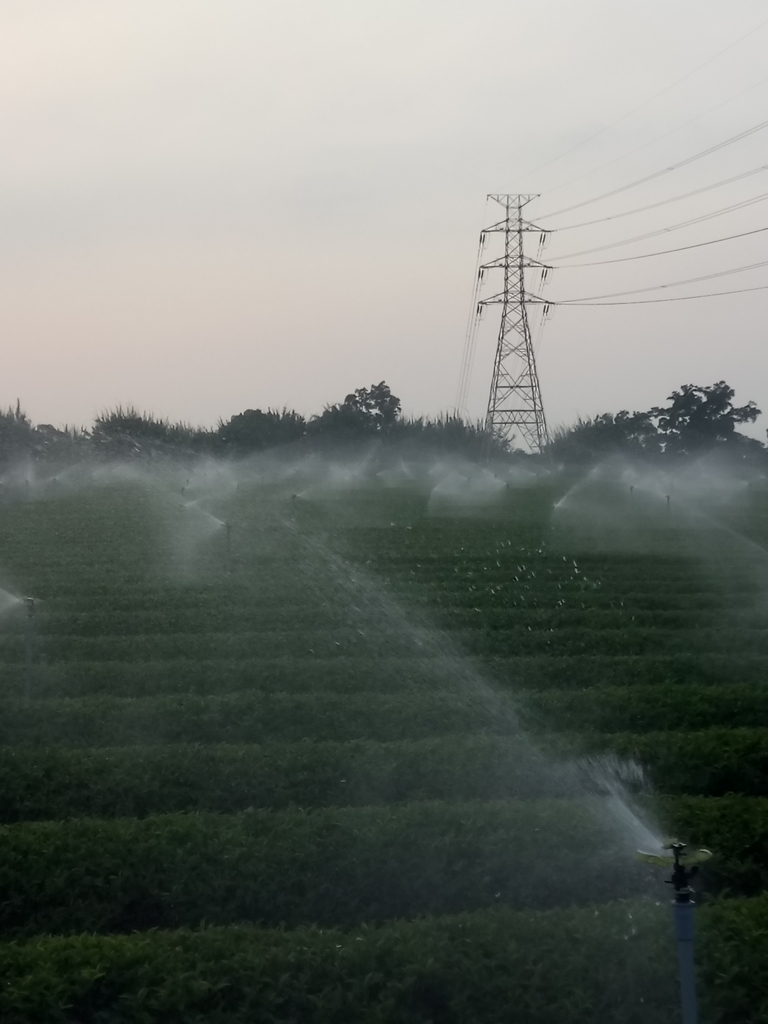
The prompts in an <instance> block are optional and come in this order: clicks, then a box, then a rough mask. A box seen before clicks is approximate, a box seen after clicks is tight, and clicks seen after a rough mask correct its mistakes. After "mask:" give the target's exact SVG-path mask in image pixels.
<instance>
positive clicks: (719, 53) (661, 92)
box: [523, 18, 768, 178]
mask: <svg viewBox="0 0 768 1024" xmlns="http://www.w3.org/2000/svg"><path fill="white" fill-rule="evenodd" d="M765 25H768V18H766V20H765V21H761V22H760V24H759V25H755V27H754V28H751V29H750V30H749V32H745V33H744V35H742V36H739V38H738V39H735V40H734V41H733V42H732V43H729V44H728V46H725V47H723V49H722V50H718V51H717V53H715V54H713V55H712V56H711V57H708V58H707V60H705V61H704V62H703V63H702V64H699V65H698V66H697V67H695V68H694V69H693V70H692V71H689V72H687V74H685V75H683V76H682V78H678V79H676V81H674V82H672V83H671V84H670V85H667V86H665V87H664V88H663V89H660V90H659V91H658V92H655V93H654V94H653V95H652V96H649V97H648V99H647V100H643V102H642V103H638V105H637V106H636V107H633V108H632V109H631V110H628V111H627V113H626V114H622V115H621V117H617V118H616V119H615V121H611V122H610V124H607V125H605V127H604V128H601V129H600V130H599V131H596V132H594V134H592V135H590V136H588V137H587V138H586V139H582V141H581V142H577V143H576V145H574V146H571V147H570V148H569V149H566V150H565V152H563V153H561V154H560V155H559V156H555V157H552V159H551V160H547V161H546V163H543V164H539V166H538V167H534V168H533V170H532V171H529V172H528V173H527V174H524V175H523V178H529V177H530V176H531V175H532V174H536V173H537V172H538V171H541V170H543V169H544V168H545V167H549V166H550V165H551V164H554V163H557V161H558V160H562V159H563V157H564V156H568V154H569V153H573V151H574V150H576V149H580V148H581V146H585V145H586V144H587V143H588V142H591V141H592V140H593V139H596V138H597V137H598V136H599V135H602V134H603V133H604V132H607V131H608V130H609V129H611V128H613V127H614V125H617V124H619V123H620V122H621V121H624V120H626V119H627V118H628V117H631V116H632V114H635V113H637V111H638V110H642V108H643V107H647V106H648V104H649V103H652V102H653V101H654V100H655V99H658V98H659V96H663V95H664V94H665V93H668V92H669V91H670V90H671V89H674V88H675V87H676V86H678V85H680V83H681V82H685V81H686V79H688V78H691V77H692V76H693V75H695V74H697V73H698V72H699V71H701V69H702V68H705V67H707V65H708V64H711V63H712V62H713V61H714V60H717V58H718V57H722V55H723V54H724V53H727V52H728V51H729V50H732V49H733V48H734V46H737V45H738V44H739V43H741V42H743V40H745V39H747V38H748V37H749V36H751V35H753V34H754V33H755V32H757V31H758V30H759V29H761V28H763V27H764V26H765Z"/></svg>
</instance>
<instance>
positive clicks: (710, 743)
mask: <svg viewBox="0 0 768 1024" xmlns="http://www.w3.org/2000/svg"><path fill="white" fill-rule="evenodd" d="M580 742H581V744H582V749H593V750H606V749H607V750H611V751H613V752H615V753H617V754H618V755H620V756H621V757H627V758H632V759H634V760H636V761H638V762H639V763H640V764H642V765H644V766H645V767H646V768H647V770H648V773H649V776H650V779H651V782H652V783H653V786H654V788H656V789H657V790H659V791H660V792H666V793H681V794H682V793H691V794H697V795H701V796H721V795H723V794H726V793H743V794H745V795H748V796H763V795H764V794H765V793H766V792H768V729H747V728H742V729H717V728H713V729H706V730H704V731H702V732H657V733H645V734H640V735H637V734H634V735H633V734H623V735H622V734H616V735H610V736H606V735H601V736H597V735H595V736H592V737H584V738H583V739H582V740H581V741H580Z"/></svg>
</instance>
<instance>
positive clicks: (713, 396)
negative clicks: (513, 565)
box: [0, 381, 768, 466]
mask: <svg viewBox="0 0 768 1024" xmlns="http://www.w3.org/2000/svg"><path fill="white" fill-rule="evenodd" d="M734 399H735V391H734V389H733V388H731V387H730V386H729V385H728V384H727V383H726V382H725V381H718V382H717V383H715V384H712V385H709V386H700V385H695V384H684V385H683V386H682V387H681V389H680V390H679V391H673V392H672V394H671V395H670V396H669V398H668V399H667V402H668V404H667V405H664V406H654V407H653V408H651V409H648V410H647V411H644V412H631V413H630V412H629V411H627V410H622V411H620V412H618V413H601V414H600V415H598V416H594V417H592V418H588V419H579V420H578V421H577V422H576V423H575V424H573V425H572V426H569V427H563V428H559V429H558V430H556V431H555V432H554V434H553V436H552V437H551V439H550V442H549V445H548V446H547V449H546V451H545V452H543V453H542V455H540V456H535V457H533V458H538V459H544V460H546V461H547V462H548V463H550V464H552V463H554V464H566V465H577V466H588V465H592V464H595V463H597V462H600V461H603V460H605V459H606V458H610V457H613V456H625V457H628V458H632V459H641V460H666V461H668V460H670V459H680V458H691V457H698V456H700V455H702V454H704V453H705V452H710V451H712V450H716V451H721V452H724V453H727V454H730V455H732V456H735V457H737V458H739V459H741V460H757V461H762V462H763V463H765V464H766V465H768V449H767V448H766V446H765V445H763V444H762V443H761V442H760V441H758V440H757V439H755V438H752V437H748V436H747V435H745V434H743V433H741V432H740V431H739V430H738V427H740V426H742V425H744V424H748V423H754V422H755V420H756V419H757V417H758V416H759V415H760V414H761V413H760V410H759V409H758V408H757V406H756V405H755V403H754V402H747V403H746V405H742V406H738V405H736V404H735V403H734ZM374 439H377V440H379V441H381V442H383V443H387V444H393V445H394V444H398V445H399V446H401V447H404V448H405V449H406V450H407V449H408V448H409V447H416V448H422V449H423V448H426V449H429V450H430V451H437V452H452V453H457V454H462V455H464V456H466V457H468V458H474V459H481V460H484V459H490V458H500V457H517V458H527V457H529V456H526V455H525V453H523V452H521V451H519V450H516V448H515V439H514V438H512V439H510V440H509V441H505V440H502V439H500V438H498V437H496V436H494V435H492V434H491V433H489V432H488V431H487V430H486V429H485V427H484V426H483V425H482V424H481V423H476V424H473V423H469V422H467V421H465V420H463V419H462V418H461V417H459V416H458V415H444V416H439V417H437V418H434V419H429V418H426V417H418V418H409V417H405V416H403V415H402V408H401V402H400V399H399V398H398V397H397V396H396V395H394V394H392V391H391V389H390V387H389V385H388V384H387V383H386V382H385V381H381V382H379V383H378V384H372V385H371V386H370V387H369V388H358V389H356V390H355V391H353V392H351V393H350V394H348V395H347V396H346V397H345V398H344V400H343V401H342V402H338V403H335V404H333V405H328V406H326V407H325V409H324V410H323V411H322V412H321V413H319V414H318V415H316V416H311V417H309V418H307V417H304V416H302V415H301V414H300V413H297V412H295V411H294V410H292V409H286V408H283V409H266V410H262V409H246V410H245V411H244V412H241V413H237V414H236V415H234V416H232V417H231V418H230V419H228V420H220V421H219V422H218V424H217V425H216V426H215V427H212V428H205V427H194V426H190V425H189V424H186V423H172V422H170V421H169V420H167V419H162V418H158V417H156V416H153V415H151V414H149V413H145V412H139V411H137V410H136V409H134V408H132V407H129V408H122V407H118V408H116V409H112V410H109V411H106V412H104V413H102V414H101V415H100V416H97V417H96V419H95V421H94V423H93V426H92V427H91V428H90V429H81V428H71V427H64V428H62V429H59V428H56V427H54V426H52V425H51V424H46V423H43V424H38V425H34V424H33V423H32V422H31V420H30V419H29V417H28V416H27V415H26V413H25V412H24V411H23V410H22V408H21V405H20V404H19V403H18V402H17V404H16V406H12V407H11V408H9V409H6V410H5V411H2V410H0V462H2V463H4V464H6V465H7V464H9V463H11V462H13V461H18V460H19V459H22V458H28V459H29V458H31V459H35V460H37V459H56V460H61V459H66V460H70V459H72V458H75V459H83V458H100V457H104V458H123V459H124V458H136V457H163V456H169V457H171V456H179V455H182V456H195V455H217V456H235V457H237V456H245V455H250V454H254V453H258V452H262V451H265V450H267V449H273V448H281V447H285V446H299V447H300V448H306V449H308V450H315V449H323V448H325V447H334V448H337V447H339V446H342V447H343V446H344V445H348V444H357V443H359V442H361V441H366V440H368V441H370V440H374Z"/></svg>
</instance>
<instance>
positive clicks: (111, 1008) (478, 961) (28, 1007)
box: [0, 901, 768, 1024]
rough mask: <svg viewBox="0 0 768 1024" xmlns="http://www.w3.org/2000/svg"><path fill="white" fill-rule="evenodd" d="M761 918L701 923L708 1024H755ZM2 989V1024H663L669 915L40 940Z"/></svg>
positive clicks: (1, 967)
mask: <svg viewBox="0 0 768 1024" xmlns="http://www.w3.org/2000/svg"><path fill="white" fill-rule="evenodd" d="M761 914H762V915H763V916H761ZM765 914H766V908H765V905H764V901H755V902H754V903H752V904H747V905H746V906H742V905H741V904H736V903H733V904H731V905H730V906H724V907H718V908H713V909H709V908H707V909H705V910H703V911H702V912H701V913H700V916H699V920H700V922H701V931H702V932H703V933H704V934H705V935H709V933H712V934H713V935H719V934H724V933H729V934H728V945H727V946H725V947H723V946H722V945H721V944H718V943H716V942H714V941H709V940H708V941H707V946H706V958H705V960H704V962H703V965H702V969H701V978H702V981H703V982H704V983H705V988H704V993H703V995H704V997H705V999H706V1004H707V1007H708V1008H709V1011H710V1012H709V1016H708V1017H707V1024H715V1022H722V1024H725V1022H726V1020H728V1021H736V1020H738V1021H739V1024H757V1022H758V1021H763V1020H764V1019H765V1017H764V1016H761V1014H765V1013H766V1012H768V999H767V998H766V995H765V991H764V990H763V989H762V988H761V986H760V982H759V980H758V979H757V978H755V977H754V976H753V975H752V974H751V973H750V972H749V967H750V966H752V965H754V964H755V963H756V962H757V958H758V956H759V955H760V954H762V955H763V957H765V955H766V953H767V952H768V950H766V940H765V931H764V930H763V931H762V932H760V931H759V926H760V925H761V924H762V922H763V921H764V919H765V918H764V915H765ZM730 933H732V934H730ZM753 939H757V941H756V943H755V944H754V946H749V947H748V946H747V944H748V943H749V942H750V941H752V940H753ZM742 950H743V952H744V955H745V959H744V961H741V960H740V959H739V957H740V955H741V953H742ZM731 964H733V969H732V970H729V972H728V975H727V979H726V980H722V975H723V973H724V970H725V968H726V967H731ZM0 975H2V978H3V985H2V987H0V1017H2V1019H3V1020H6V1021H9V1022H13V1024H39V1022H40V1021H46V1022H50V1024H104V1022H106V1021H109V1022H115V1024H147V1022H149V1021H156V1020H163V1021H168V1022H169V1024H181V1022H189V1021H196V1022H203V1021H205V1022H206V1024H254V1022H258V1024H261V1022H265V1024H266V1022H267V1021H295V1022H302V1024H304V1022H306V1024H350V1022H353V1021H354V1022H363V1021H365V1022H366V1024H435V1022H440V1024H501V1022H503V1021H511V1020H518V1021H524V1022H525V1024H593V1022H595V1021H600V1022H601V1024H669V1021H671V1020H674V1019H675V1014H676V1006H677V988H676V981H675V971H674V949H673V945H672V939H671V926H670V921H669V916H668V911H667V910H666V908H664V907H658V906H651V905H648V904H633V903H615V904H611V905H608V906H604V907H601V908H600V909H599V911H598V910H593V909H591V908H590V909H589V910H575V909H572V910H557V911H549V912H546V913H538V914H531V913H514V912H510V911H507V910H504V909H498V910H489V911H480V912H477V913H471V914H461V915H458V916H451V917H444V918H438V919H424V920H418V921H412V922H398V923H395V924H389V925H386V926H383V927H380V928H375V927H370V926H366V925H363V926H360V927H357V928H355V929H354V930H353V931H350V932H347V931H337V930H333V929H331V930H329V929H317V928H300V929H297V930H295V931H281V930H275V931H268V930H262V929H258V928H254V927H249V926H235V927H229V928H210V927H209V928H205V929H203V930H201V931H187V930H180V931H169V932H162V931H160V932H149V933H146V934H133V935H126V936H110V937H103V936H92V935H82V936H73V937H67V938H39V939H34V940H32V941H30V942H25V943H6V944H0ZM726 1012H728V1013H731V1014H732V1015H731V1016H730V1017H727V1016H725V1015H724V1014H725V1013H726ZM737 1013H738V1014H740V1015H739V1016H735V1014H737Z"/></svg>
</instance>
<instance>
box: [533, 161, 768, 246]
mask: <svg viewBox="0 0 768 1024" xmlns="http://www.w3.org/2000/svg"><path fill="white" fill-rule="evenodd" d="M761 171H768V164H761V165H760V167H753V168H752V170H751V171H743V172H742V173H741V174H735V175H734V176H733V177H732V178H723V180H722V181H715V182H713V183H712V184H711V185H704V186H702V188H695V189H693V190H692V191H691V192H683V193H682V194H681V195H679V196H672V197H671V198H670V199H660V200H659V201H658V202H656V203H648V205H647V206H636V207H635V208H634V210H624V211H623V213H611V214H609V215H608V216H607V217H598V218H597V219H596V220H583V221H580V223H578V224H566V226H565V227H562V228H550V232H551V233H552V234H555V233H558V234H559V233H560V232H561V231H572V230H573V228H588V227H591V226H592V225H593V224H604V223H605V222H606V221H609V220H618V219H619V218H620V217H629V216H631V215H632V214H633V213H645V211H646V210H655V209H656V208H657V207H659V206H667V205H669V203H677V202H679V201H680V200H681V199H689V198H690V197H691V196H698V195H701V193H702V192H711V191H712V190H713V189H715V188H721V187H722V186H723V185H730V184H732V183H733V182H734V181H741V180H742V178H749V177H751V176H752V175H753V174H759V173H760V172H761Z"/></svg>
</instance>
